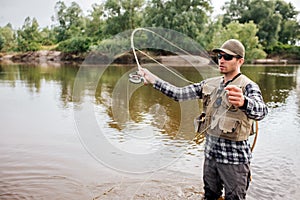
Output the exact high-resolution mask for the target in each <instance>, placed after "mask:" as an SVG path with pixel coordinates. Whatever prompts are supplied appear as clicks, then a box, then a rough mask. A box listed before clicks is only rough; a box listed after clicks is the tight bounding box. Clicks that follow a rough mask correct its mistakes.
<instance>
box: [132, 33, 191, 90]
mask: <svg viewBox="0 0 300 200" xmlns="http://www.w3.org/2000/svg"><path fill="white" fill-rule="evenodd" d="M137 31H146V32H150V33H152V34H153V35H155V36H157V37H159V38H160V39H161V40H163V41H165V42H167V43H168V44H170V45H171V46H173V47H175V48H177V49H179V50H180V51H182V52H184V53H185V54H186V55H189V56H192V57H193V58H196V57H195V56H193V55H192V54H190V53H189V52H187V51H186V50H184V49H182V48H180V47H179V46H177V45H176V44H174V43H173V42H171V41H169V40H168V39H166V38H164V37H163V36H161V35H160V34H158V33H156V32H154V31H152V30H149V29H146V28H136V29H135V30H133V31H132V33H131V37H130V42H131V49H132V52H133V55H134V59H135V61H136V64H137V67H138V71H140V70H141V69H142V67H141V65H140V62H139V59H138V57H137V54H136V50H137V51H138V52H140V53H142V54H143V55H145V56H146V57H148V58H149V59H151V60H152V61H154V62H155V63H157V64H159V65H160V66H162V67H164V68H165V69H167V70H168V71H169V72H171V73H172V74H174V75H175V76H177V77H179V78H180V79H182V80H184V81H186V82H188V83H192V84H193V83H194V82H192V81H190V80H188V79H186V78H184V77H183V76H181V75H179V74H177V73H176V72H174V71H172V70H171V69H169V68H168V67H167V66H165V65H164V64H162V63H160V62H158V61H157V60H156V59H155V58H153V57H152V56H150V55H148V54H147V53H145V52H143V51H141V50H140V49H138V48H136V47H135V45H134V34H135V33H136V32H137ZM129 80H130V81H131V82H132V83H136V84H137V83H141V82H143V81H144V78H143V77H142V76H141V75H139V73H138V72H133V73H130V74H129Z"/></svg>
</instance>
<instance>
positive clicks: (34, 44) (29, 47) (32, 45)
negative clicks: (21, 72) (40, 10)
mask: <svg viewBox="0 0 300 200" xmlns="http://www.w3.org/2000/svg"><path fill="white" fill-rule="evenodd" d="M17 36H18V37H17V50H18V51H36V50H39V49H40V47H41V44H40V41H41V35H40V32H39V24H38V22H37V20H36V19H35V18H33V19H32V20H31V19H30V17H27V18H26V19H25V22H24V25H23V26H22V28H21V29H19V30H17Z"/></svg>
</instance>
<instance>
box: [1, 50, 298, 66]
mask: <svg viewBox="0 0 300 200" xmlns="http://www.w3.org/2000/svg"><path fill="white" fill-rule="evenodd" d="M145 53H146V54H147V55H149V56H145V54H142V53H140V52H137V57H138V59H139V62H140V63H143V64H145V63H155V62H157V63H158V62H159V63H161V64H164V65H167V66H171V67H172V66H201V65H207V64H215V63H214V62H217V60H216V58H215V57H213V56H211V58H205V57H201V56H194V55H174V54H171V53H168V52H156V53H154V52H145ZM0 62H2V63H10V64H13V63H26V64H38V65H55V66H60V65H62V64H74V65H80V64H82V63H85V64H99V63H100V64H110V63H113V64H122V65H132V64H136V61H135V58H134V55H133V52H132V51H129V52H125V53H122V54H120V55H117V56H115V57H113V58H109V57H108V56H107V55H104V54H102V53H99V52H88V53H64V52H60V51H52V50H40V51H34V52H24V53H0ZM251 64H254V65H257V64H258V65H260V64H267V65H278V64H279V65H288V64H300V60H295V59H281V58H279V57H274V58H267V59H257V60H253V61H251Z"/></svg>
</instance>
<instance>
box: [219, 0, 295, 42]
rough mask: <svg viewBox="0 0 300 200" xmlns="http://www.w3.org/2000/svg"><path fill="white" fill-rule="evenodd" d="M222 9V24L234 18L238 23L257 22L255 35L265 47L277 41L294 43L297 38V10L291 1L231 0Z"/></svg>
mask: <svg viewBox="0 0 300 200" xmlns="http://www.w3.org/2000/svg"><path fill="white" fill-rule="evenodd" d="M223 9H224V10H225V11H226V13H225V14H224V21H223V24H224V25H226V24H228V23H230V22H231V21H235V20H238V21H239V22H240V23H246V22H249V21H253V22H254V23H255V24H257V26H258V29H259V31H258V32H257V36H258V37H259V40H260V43H261V44H262V45H263V46H264V47H265V48H272V46H274V45H276V44H277V41H280V42H282V43H296V41H295V38H296V39H297V40H298V38H299V23H298V22H297V15H298V13H299V12H297V11H296V10H295V7H293V6H292V4H291V3H286V2H285V1H283V0H269V1H261V0H245V1H242V0H231V1H230V2H228V3H226V4H225V6H224V8H223ZM292 24H293V25H292ZM287 27H288V28H289V29H288V30H287V29H286V28H287Z"/></svg>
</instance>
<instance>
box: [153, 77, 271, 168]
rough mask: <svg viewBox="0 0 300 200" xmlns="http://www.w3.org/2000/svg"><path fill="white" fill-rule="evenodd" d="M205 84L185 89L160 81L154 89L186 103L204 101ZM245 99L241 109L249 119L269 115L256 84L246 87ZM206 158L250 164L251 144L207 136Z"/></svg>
mask: <svg viewBox="0 0 300 200" xmlns="http://www.w3.org/2000/svg"><path fill="white" fill-rule="evenodd" d="M204 83H205V80H204V81H201V82H200V83H194V84H191V85H188V86H185V87H176V86H174V85H171V84H170V83H168V82H165V81H163V80H160V79H158V80H156V82H155V84H154V85H153V87H154V88H155V89H157V90H159V91H161V92H162V93H163V94H165V95H167V96H169V97H171V98H172V99H174V100H176V101H185V100H192V99H202V87H203V85H204ZM220 87H224V83H223V80H222V81H221V82H220ZM244 97H245V104H244V106H243V107H241V108H240V109H242V110H243V111H244V112H245V113H246V115H247V116H248V117H249V118H251V119H255V120H261V119H263V118H264V117H265V116H266V115H267V113H268V109H267V106H266V105H265V103H264V101H263V98H262V95H261V91H260V89H259V86H258V85H257V84H256V83H254V82H251V83H249V84H248V85H246V87H245V92H244ZM205 157H206V158H208V159H212V158H215V159H216V161H217V162H220V163H225V164H244V163H249V162H250V159H251V157H252V155H251V149H250V143H249V141H248V140H244V141H231V140H228V139H224V138H218V137H214V136H211V135H207V136H206V143H205Z"/></svg>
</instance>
